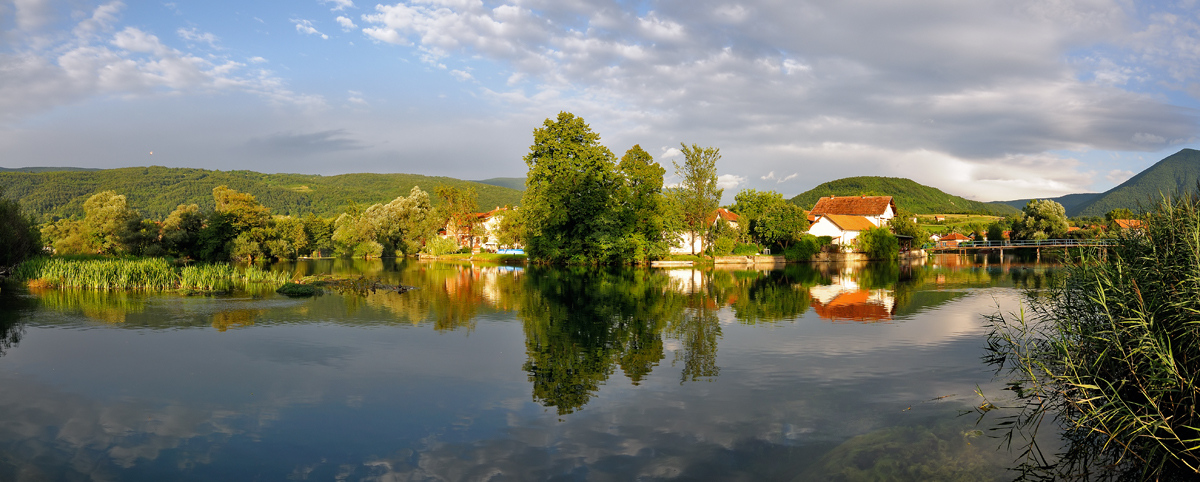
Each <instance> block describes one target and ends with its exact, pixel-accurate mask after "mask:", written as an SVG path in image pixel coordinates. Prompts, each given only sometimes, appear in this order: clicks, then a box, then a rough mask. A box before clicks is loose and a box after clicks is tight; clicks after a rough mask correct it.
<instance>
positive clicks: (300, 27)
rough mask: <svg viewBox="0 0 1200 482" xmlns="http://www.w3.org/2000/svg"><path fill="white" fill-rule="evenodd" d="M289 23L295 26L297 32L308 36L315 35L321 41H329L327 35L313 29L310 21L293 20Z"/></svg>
mask: <svg viewBox="0 0 1200 482" xmlns="http://www.w3.org/2000/svg"><path fill="white" fill-rule="evenodd" d="M291 21H292V22H293V23H295V24H296V31H297V32H300V33H303V34H308V35H316V36H318V37H321V38H322V39H325V40H329V36H328V35H325V34H323V33H321V32H320V31H319V30H317V29H316V27H313V23H312V20H304V19H300V18H293V19H291Z"/></svg>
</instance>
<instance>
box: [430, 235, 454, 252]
mask: <svg viewBox="0 0 1200 482" xmlns="http://www.w3.org/2000/svg"><path fill="white" fill-rule="evenodd" d="M457 250H458V243H455V242H454V240H453V239H450V238H443V237H441V236H434V237H432V238H430V239H429V241H426V242H425V253H426V254H430V255H433V256H442V255H446V254H450V253H453V252H455V251H457Z"/></svg>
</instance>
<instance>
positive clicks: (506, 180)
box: [475, 177, 525, 192]
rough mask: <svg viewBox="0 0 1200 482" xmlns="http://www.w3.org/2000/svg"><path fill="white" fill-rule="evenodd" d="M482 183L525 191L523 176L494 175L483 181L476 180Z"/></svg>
mask: <svg viewBox="0 0 1200 482" xmlns="http://www.w3.org/2000/svg"><path fill="white" fill-rule="evenodd" d="M475 182H478V183H481V184H491V185H493V186H500V187H507V188H509V189H516V190H518V191H522V192H524V191H525V178H523V177H493V178H491V179H484V180H482V181H475Z"/></svg>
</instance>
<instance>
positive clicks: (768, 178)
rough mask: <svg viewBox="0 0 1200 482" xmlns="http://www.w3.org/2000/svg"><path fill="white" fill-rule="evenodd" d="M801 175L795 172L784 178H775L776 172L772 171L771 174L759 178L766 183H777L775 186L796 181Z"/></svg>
mask: <svg viewBox="0 0 1200 482" xmlns="http://www.w3.org/2000/svg"><path fill="white" fill-rule="evenodd" d="M799 175H800V174H799V173H795V172H793V173H791V174H788V175H786V176H783V177H775V171H771V172H768V173H767V175H765V176H761V177H759V179H762V180H764V181H775V184H782V183H784V182H787V181H791V180H792V179H795V178H796V177H797V176H799Z"/></svg>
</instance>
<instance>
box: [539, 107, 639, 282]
mask: <svg viewBox="0 0 1200 482" xmlns="http://www.w3.org/2000/svg"><path fill="white" fill-rule="evenodd" d="M529 151H530V152H529V154H528V155H526V156H525V163H526V164H527V165H528V166H529V174H528V176H527V177H526V180H525V194H524V196H523V197H522V198H521V213H522V214H521V216H522V217H523V218H524V221H525V228H526V235H527V252H528V253H529V255H530V257H531V258H533V259H537V260H542V261H548V262H552V263H561V262H574V263H586V262H610V261H613V260H614V259H613V258H615V257H617V256H619V249H620V241H621V236H620V227H621V226H620V219H619V215H618V213H617V209H616V206H615V200H616V197H615V196H614V194H616V193H617V192H618V188H619V187H620V184H621V180H620V177H619V176H618V174H617V169H616V163H615V162H614V160H615V156H613V153H612V151H609V150H608V148H607V147H604V146H603V145H601V144H600V135H599V134H596V133H595V132H592V130H591V128H590V127H588V125H587V124H586V123H584V121H583V119H582V118H579V117H576V116H575V115H573V114H571V113H569V112H561V113H559V114H558V118H557V119H554V120H551V119H546V121H545V122H544V123H543V124H542V127H539V128H537V129H534V131H533V145H532V146H530V148H529Z"/></svg>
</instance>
